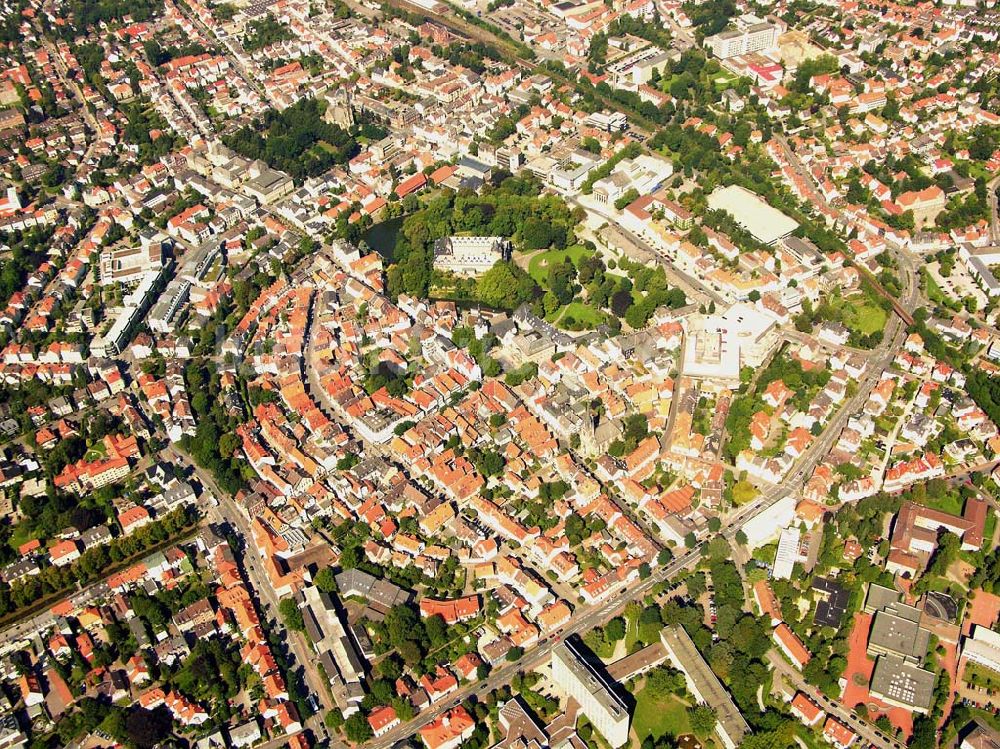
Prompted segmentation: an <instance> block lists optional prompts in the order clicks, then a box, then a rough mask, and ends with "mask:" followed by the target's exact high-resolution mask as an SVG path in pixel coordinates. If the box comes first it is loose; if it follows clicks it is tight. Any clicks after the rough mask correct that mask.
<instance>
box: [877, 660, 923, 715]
mask: <svg viewBox="0 0 1000 749" xmlns="http://www.w3.org/2000/svg"><path fill="white" fill-rule="evenodd" d="M934 680H935V676H934V674H933V673H931V672H930V671H928V670H926V669H924V668H921V667H920V666H917V665H915V664H913V663H910V662H909V661H906V660H904V659H902V658H900V657H899V656H898V655H882V656H879V659H878V661H876V663H875V670H874V671H873V672H872V680H871V684H869V686H868V691H869V692H870V693H871V696H872V697H876V698H878V699H880V700H882V701H883V702H886V703H888V704H890V705H894V706H896V707H901V708H903V709H904V710H911V711H913V712H915V713H925V714H926V713H928V712H930V707H931V701H932V700H933V699H934Z"/></svg>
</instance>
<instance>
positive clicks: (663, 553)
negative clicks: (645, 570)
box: [656, 549, 674, 567]
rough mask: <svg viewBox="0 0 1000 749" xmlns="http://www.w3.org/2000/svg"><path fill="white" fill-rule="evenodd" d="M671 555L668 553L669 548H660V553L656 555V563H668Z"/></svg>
mask: <svg viewBox="0 0 1000 749" xmlns="http://www.w3.org/2000/svg"><path fill="white" fill-rule="evenodd" d="M673 556H674V555H673V554H671V553H670V549H660V553H659V554H657V555H656V563H657V564H658V565H660V566H661V567H662V566H664V565H665V564H669V563H670V560H671V559H673Z"/></svg>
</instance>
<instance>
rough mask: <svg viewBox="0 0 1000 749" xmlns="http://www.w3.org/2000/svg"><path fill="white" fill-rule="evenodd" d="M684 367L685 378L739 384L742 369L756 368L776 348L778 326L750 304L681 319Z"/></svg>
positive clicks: (738, 304)
mask: <svg viewBox="0 0 1000 749" xmlns="http://www.w3.org/2000/svg"><path fill="white" fill-rule="evenodd" d="M683 324H684V326H685V333H686V335H685V337H684V367H683V372H684V374H685V375H686V376H688V377H696V378H704V379H724V380H732V381H735V382H738V381H739V378H740V368H741V367H757V366H760V364H761V363H763V361H764V360H765V359H766V358H767V357H768V355H769V354H770V353H771V351H772V350H773V349H774V347H775V346H776V345H777V344H778V340H779V337H778V330H777V323H776V321H775V319H774V318H773V317H771V316H770V315H767V314H764V313H763V312H760V311H759V310H758V309H756V308H755V307H753V306H752V305H750V304H744V303H737V304H734V305H733V306H731V307H730V308H729V309H728V310H726V311H725V312H724V313H723V314H721V315H689V316H688V317H686V318H685V319H684V323H683Z"/></svg>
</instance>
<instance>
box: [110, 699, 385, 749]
mask: <svg viewBox="0 0 1000 749" xmlns="http://www.w3.org/2000/svg"><path fill="white" fill-rule="evenodd" d="M171 724H172V720H171V718H170V713H169V712H167V708H166V706H164V705H160V706H159V707H158V708H156V709H155V710H145V709H143V708H141V707H134V708H132V710H130V711H129V714H128V715H127V716H126V718H125V732H126V733H127V734H128V738H129V739H131V740H132V741H133V742H134V743H135V745H136V746H138V747H139V749H152V747H154V746H156V745H158V744H159V743H160V742H161V741H164V740H165V739H166V738H167V737H168V736H169V735H170V728H171ZM366 724H367V722H366Z"/></svg>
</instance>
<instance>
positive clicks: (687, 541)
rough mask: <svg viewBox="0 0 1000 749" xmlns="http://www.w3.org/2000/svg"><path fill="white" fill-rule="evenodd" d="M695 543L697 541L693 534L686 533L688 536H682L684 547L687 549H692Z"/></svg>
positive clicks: (691, 532)
mask: <svg viewBox="0 0 1000 749" xmlns="http://www.w3.org/2000/svg"><path fill="white" fill-rule="evenodd" d="M697 543H698V539H697V538H696V537H695V535H694V532H693V531H688V534H687V535H686V536H684V545H685V546H686V547H687V548H689V549H693V548H694V547H695V545H696V544H697Z"/></svg>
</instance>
